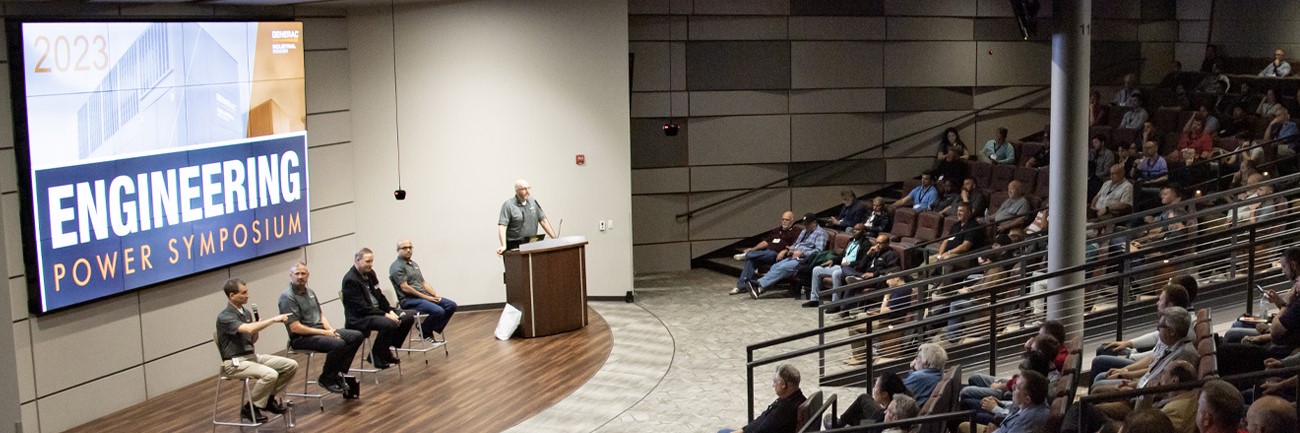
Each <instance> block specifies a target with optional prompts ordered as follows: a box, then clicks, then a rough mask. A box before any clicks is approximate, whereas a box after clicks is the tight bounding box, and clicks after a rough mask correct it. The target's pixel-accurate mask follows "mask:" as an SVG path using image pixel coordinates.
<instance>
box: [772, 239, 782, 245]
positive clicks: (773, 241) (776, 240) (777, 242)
mask: <svg viewBox="0 0 1300 433" xmlns="http://www.w3.org/2000/svg"><path fill="white" fill-rule="evenodd" d="M772 243H774V244H779V243H781V238H776V239H773V240H772Z"/></svg>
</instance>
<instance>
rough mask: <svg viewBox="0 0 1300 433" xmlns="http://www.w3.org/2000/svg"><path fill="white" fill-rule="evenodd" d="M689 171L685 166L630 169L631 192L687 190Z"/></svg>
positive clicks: (689, 177)
mask: <svg viewBox="0 0 1300 433" xmlns="http://www.w3.org/2000/svg"><path fill="white" fill-rule="evenodd" d="M690 189H691V171H690V169H689V168H686V167H677V168H648V169H642V170H632V194H664V193H673V192H688V191H690Z"/></svg>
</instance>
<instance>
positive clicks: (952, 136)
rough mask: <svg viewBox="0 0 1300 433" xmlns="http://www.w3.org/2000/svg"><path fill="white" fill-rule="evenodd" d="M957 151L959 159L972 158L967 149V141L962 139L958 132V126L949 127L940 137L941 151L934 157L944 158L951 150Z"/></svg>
mask: <svg viewBox="0 0 1300 433" xmlns="http://www.w3.org/2000/svg"><path fill="white" fill-rule="evenodd" d="M952 151H956V153H957V155H956V156H957V158H958V159H970V152H968V151H967V149H966V142H963V141H961V135H959V134H957V128H953V127H948V129H945V130H944V131H943V136H942V137H940V138H939V153H938V154H937V155H935V157H934V159H943V158H944V157H945V156H947V155H948V153H949V152H952Z"/></svg>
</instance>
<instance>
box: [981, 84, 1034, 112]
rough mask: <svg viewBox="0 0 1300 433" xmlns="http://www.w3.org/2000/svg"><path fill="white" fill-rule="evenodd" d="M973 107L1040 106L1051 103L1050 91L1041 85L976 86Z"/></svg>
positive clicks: (1007, 107)
mask: <svg viewBox="0 0 1300 433" xmlns="http://www.w3.org/2000/svg"><path fill="white" fill-rule="evenodd" d="M974 91H975V109H976V110H979V109H984V108H999V109H1009V108H1041V109H1047V108H1050V107H1051V105H1052V98H1051V91H1050V89H1048V88H1045V87H1042V86H1008V87H1001V86H999V87H976V88H975V89H974Z"/></svg>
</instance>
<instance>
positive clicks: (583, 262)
mask: <svg viewBox="0 0 1300 433" xmlns="http://www.w3.org/2000/svg"><path fill="white" fill-rule="evenodd" d="M505 264H506V302H507V303H509V304H510V305H513V306H514V307H515V308H518V309H519V311H521V312H523V313H524V315H523V318H522V319H521V320H520V321H519V331H518V332H519V333H522V334H523V336H524V338H533V337H544V336H547V335H553V334H559V333H562V332H569V331H573V330H575V329H582V328H583V327H584V326H587V238H585V237H583V236H569V237H564V238H558V239H549V240H544V241H540V242H533V243H527V244H523V245H520V246H519V250H518V251H507V252H506V253H505Z"/></svg>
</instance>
